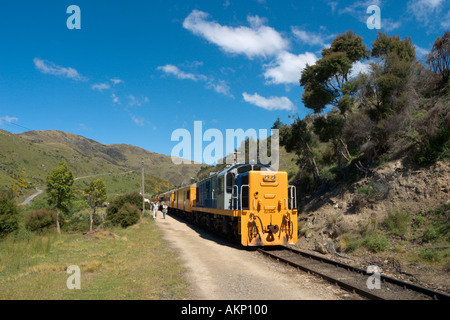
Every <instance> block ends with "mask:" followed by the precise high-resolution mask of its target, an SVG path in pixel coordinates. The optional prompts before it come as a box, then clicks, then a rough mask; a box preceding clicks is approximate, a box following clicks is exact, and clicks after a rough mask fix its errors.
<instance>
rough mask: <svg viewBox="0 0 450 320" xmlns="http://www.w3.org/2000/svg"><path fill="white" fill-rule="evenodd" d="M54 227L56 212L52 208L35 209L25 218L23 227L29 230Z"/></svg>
mask: <svg viewBox="0 0 450 320" xmlns="http://www.w3.org/2000/svg"><path fill="white" fill-rule="evenodd" d="M54 227H56V212H55V211H53V210H47V209H41V210H35V211H32V212H31V213H30V214H29V215H28V216H27V217H26V219H25V228H27V229H28V230H30V231H44V230H49V229H51V228H54Z"/></svg>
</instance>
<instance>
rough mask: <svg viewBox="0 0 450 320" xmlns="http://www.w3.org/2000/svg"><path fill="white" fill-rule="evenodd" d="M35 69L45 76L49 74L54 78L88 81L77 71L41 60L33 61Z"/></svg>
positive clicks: (35, 59)
mask: <svg viewBox="0 0 450 320" xmlns="http://www.w3.org/2000/svg"><path fill="white" fill-rule="evenodd" d="M33 62H34V65H35V67H36V69H38V70H39V71H40V72H42V73H45V74H51V75H54V76H62V77H66V78H69V79H72V80H75V81H87V80H88V79H87V78H85V77H83V76H82V75H80V74H79V73H78V71H77V70H75V69H73V68H71V67H67V68H66V67H61V66H58V65H56V64H54V63H53V62H50V61H46V60H42V59H39V58H34V59H33Z"/></svg>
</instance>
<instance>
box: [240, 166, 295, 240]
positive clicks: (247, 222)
mask: <svg viewBox="0 0 450 320" xmlns="http://www.w3.org/2000/svg"><path fill="white" fill-rule="evenodd" d="M236 182H237V184H236V185H237V186H238V187H239V189H240V190H238V194H239V197H240V199H239V200H240V201H239V205H240V208H239V209H240V213H241V217H240V218H241V219H240V220H241V221H240V233H241V243H242V244H243V245H244V246H274V245H282V244H295V243H296V242H297V209H296V199H295V187H293V186H289V184H288V177H287V173H286V172H276V171H248V172H247V173H245V174H241V175H239V177H238V179H237V181H236Z"/></svg>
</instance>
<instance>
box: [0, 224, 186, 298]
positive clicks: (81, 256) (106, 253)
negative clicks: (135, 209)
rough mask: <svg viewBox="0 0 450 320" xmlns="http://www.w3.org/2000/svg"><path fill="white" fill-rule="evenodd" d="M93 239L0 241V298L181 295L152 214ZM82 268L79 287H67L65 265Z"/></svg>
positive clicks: (173, 261) (178, 270) (176, 269)
mask: <svg viewBox="0 0 450 320" xmlns="http://www.w3.org/2000/svg"><path fill="white" fill-rule="evenodd" d="M113 232H114V233H115V234H116V235H117V237H113V236H111V234H109V233H99V234H97V235H96V237H92V238H90V237H88V236H85V235H81V234H62V235H57V234H55V233H51V234H47V235H39V234H34V233H33V234H30V233H26V232H25V231H23V233H22V234H21V235H19V236H16V237H14V236H9V237H8V238H7V239H5V240H4V241H0V288H1V290H0V300H4V299H44V300H47V299H132V300H134V299H184V298H187V294H188V286H187V283H186V281H185V279H184V277H183V273H184V270H183V268H182V266H181V262H180V260H179V259H178V258H177V254H176V252H174V251H173V250H172V249H170V248H169V246H168V244H167V243H166V242H165V241H163V239H162V236H161V233H160V231H159V229H158V228H157V227H156V225H155V224H154V221H153V220H151V219H150V218H143V219H141V221H140V223H139V224H137V225H135V226H133V227H130V228H128V229H121V228H116V229H113ZM71 265H77V266H79V267H80V269H81V290H69V289H67V286H66V281H67V279H68V277H69V276H70V275H69V274H67V273H66V270H67V267H68V266H71Z"/></svg>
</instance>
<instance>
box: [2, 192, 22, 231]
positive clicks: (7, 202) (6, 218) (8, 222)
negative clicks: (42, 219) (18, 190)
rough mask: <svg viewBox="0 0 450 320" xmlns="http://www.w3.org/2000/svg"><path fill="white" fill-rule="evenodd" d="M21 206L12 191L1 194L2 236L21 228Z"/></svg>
mask: <svg viewBox="0 0 450 320" xmlns="http://www.w3.org/2000/svg"><path fill="white" fill-rule="evenodd" d="M18 215H19V207H18V206H17V204H16V202H15V201H14V195H13V194H12V193H11V192H3V193H1V194H0V237H3V236H5V235H7V234H9V233H11V232H13V231H15V230H17V229H18V228H19V218H18Z"/></svg>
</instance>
